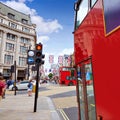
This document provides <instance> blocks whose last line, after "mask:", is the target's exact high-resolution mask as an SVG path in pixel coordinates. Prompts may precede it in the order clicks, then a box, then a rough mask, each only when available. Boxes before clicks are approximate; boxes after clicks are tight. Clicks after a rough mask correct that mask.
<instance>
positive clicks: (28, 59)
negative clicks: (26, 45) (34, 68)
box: [27, 50, 35, 65]
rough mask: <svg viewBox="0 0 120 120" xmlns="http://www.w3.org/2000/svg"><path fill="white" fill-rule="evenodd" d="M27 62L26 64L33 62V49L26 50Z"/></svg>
mask: <svg viewBox="0 0 120 120" xmlns="http://www.w3.org/2000/svg"><path fill="white" fill-rule="evenodd" d="M27 64H28V65H33V64H35V50H28V52H27Z"/></svg>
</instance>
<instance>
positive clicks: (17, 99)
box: [0, 94, 62, 120]
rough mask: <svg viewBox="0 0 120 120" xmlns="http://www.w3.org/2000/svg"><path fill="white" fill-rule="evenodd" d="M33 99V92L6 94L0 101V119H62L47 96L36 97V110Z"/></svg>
mask: <svg viewBox="0 0 120 120" xmlns="http://www.w3.org/2000/svg"><path fill="white" fill-rule="evenodd" d="M34 99H35V98H34V94H33V96H32V97H28V96H27V94H23V95H16V96H15V95H6V98H5V99H2V100H1V101H0V120H62V118H60V116H59V114H58V113H57V111H56V109H55V107H54V105H53V102H52V100H51V99H50V98H49V97H42V96H39V97H38V99H37V109H36V112H34Z"/></svg>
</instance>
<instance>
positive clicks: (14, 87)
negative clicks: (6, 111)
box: [14, 60, 16, 95]
mask: <svg viewBox="0 0 120 120" xmlns="http://www.w3.org/2000/svg"><path fill="white" fill-rule="evenodd" d="M14 73H15V82H14V88H15V93H14V95H16V60H15V61H14Z"/></svg>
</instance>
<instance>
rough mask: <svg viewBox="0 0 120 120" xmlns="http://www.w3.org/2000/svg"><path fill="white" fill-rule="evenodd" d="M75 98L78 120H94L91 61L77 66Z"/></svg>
mask: <svg viewBox="0 0 120 120" xmlns="http://www.w3.org/2000/svg"><path fill="white" fill-rule="evenodd" d="M77 86H78V89H77V90H78V91H77V93H78V94H77V97H78V99H79V100H78V101H79V102H78V109H79V114H80V115H79V118H80V120H96V109H95V96H94V80H93V72H92V64H91V59H88V60H85V61H82V62H81V63H80V64H78V65H77Z"/></svg>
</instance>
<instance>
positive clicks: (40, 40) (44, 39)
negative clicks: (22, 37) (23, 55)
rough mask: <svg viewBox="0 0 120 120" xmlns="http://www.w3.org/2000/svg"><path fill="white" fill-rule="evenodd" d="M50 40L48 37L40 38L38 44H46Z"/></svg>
mask: <svg viewBox="0 0 120 120" xmlns="http://www.w3.org/2000/svg"><path fill="white" fill-rule="evenodd" d="M48 40H49V37H48V36H38V41H37V43H46V42H47V41H48Z"/></svg>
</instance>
